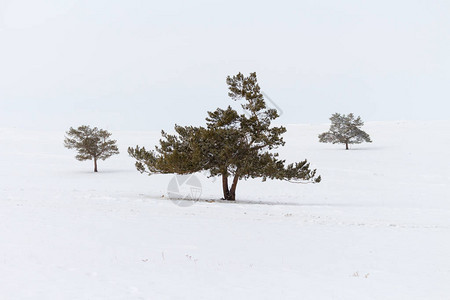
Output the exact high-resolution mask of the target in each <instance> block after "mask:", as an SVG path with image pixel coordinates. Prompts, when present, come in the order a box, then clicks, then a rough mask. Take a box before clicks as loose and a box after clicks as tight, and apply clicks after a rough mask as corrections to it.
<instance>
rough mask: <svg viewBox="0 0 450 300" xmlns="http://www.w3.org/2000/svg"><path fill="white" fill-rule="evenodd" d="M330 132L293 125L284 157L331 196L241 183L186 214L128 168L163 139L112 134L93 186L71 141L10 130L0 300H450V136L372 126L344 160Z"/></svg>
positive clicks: (0, 212)
mask: <svg viewBox="0 0 450 300" xmlns="http://www.w3.org/2000/svg"><path fill="white" fill-rule="evenodd" d="M75 125H77V124H74V126H75ZM100 127H101V126H100ZM328 127H329V126H328V125H326V124H324V125H291V126H288V132H287V133H286V135H285V140H286V142H287V143H286V146H285V147H284V148H282V149H280V151H279V152H280V154H281V156H282V157H285V158H286V159H287V160H288V161H299V160H303V159H304V158H307V159H308V160H309V161H310V162H311V164H312V166H313V167H314V168H317V170H318V174H320V175H322V178H323V181H322V182H321V183H320V184H307V185H304V184H292V183H288V182H280V181H270V182H266V183H262V182H261V181H260V180H250V181H241V182H239V185H238V189H237V197H238V199H239V200H240V201H238V202H237V203H223V202H211V201H210V200H215V199H219V198H220V197H221V183H220V180H218V179H216V180H214V179H212V178H207V177H205V176H204V175H203V174H198V175H197V177H198V178H199V179H200V181H201V183H202V195H201V199H202V200H205V201H199V202H195V203H191V202H188V203H187V204H192V205H190V206H186V205H184V204H185V202H186V201H185V202H183V203H182V204H183V205H182V206H179V205H176V203H174V202H173V201H171V200H169V199H168V197H167V186H168V183H169V182H170V180H171V179H172V178H173V176H171V175H163V176H161V175H156V176H151V177H148V176H146V175H142V174H140V173H138V172H137V171H136V170H135V168H134V161H133V159H131V158H130V157H128V155H127V153H126V148H127V147H128V146H134V145H136V144H139V145H141V146H152V145H154V144H155V142H156V141H157V140H158V138H159V133H158V132H156V133H152V132H112V133H113V138H115V139H117V140H118V145H119V147H120V150H121V154H120V155H118V156H115V157H112V158H110V159H108V160H106V161H104V162H103V161H100V162H99V173H93V172H92V170H93V164H92V162H90V161H88V162H78V161H76V160H75V159H74V155H75V152H74V151H71V150H68V149H65V148H64V147H63V139H64V130H62V131H59V132H47V131H36V132H33V131H24V130H19V129H5V128H4V129H0V243H1V247H0V299H450V163H449V154H450V151H449V149H450V122H449V121H442V122H382V123H381V122H380V123H367V124H366V126H365V127H364V128H363V129H364V130H365V131H366V132H367V133H369V134H370V135H371V137H372V140H373V141H374V142H373V143H372V144H361V145H357V146H352V147H351V150H349V151H345V150H343V149H344V146H343V145H331V144H320V143H318V139H317V135H318V134H319V133H321V132H323V131H326V130H327V129H328ZM105 129H107V128H105ZM206 200H207V201H206Z"/></svg>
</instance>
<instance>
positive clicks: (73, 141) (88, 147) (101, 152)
mask: <svg viewBox="0 0 450 300" xmlns="http://www.w3.org/2000/svg"><path fill="white" fill-rule="evenodd" d="M66 134H67V136H66V137H65V139H64V147H66V148H68V149H76V150H77V151H78V155H77V156H75V158H76V159H78V160H80V161H83V160H94V172H97V160H99V159H101V160H105V159H107V158H108V157H110V156H112V155H115V154H119V149H118V148H117V146H116V140H111V139H110V136H111V133H109V132H108V131H106V130H103V129H98V128H97V127H94V128H91V127H89V126H85V125H84V126H80V127H78V128H77V129H74V128H72V127H70V130H69V131H67V132H66Z"/></svg>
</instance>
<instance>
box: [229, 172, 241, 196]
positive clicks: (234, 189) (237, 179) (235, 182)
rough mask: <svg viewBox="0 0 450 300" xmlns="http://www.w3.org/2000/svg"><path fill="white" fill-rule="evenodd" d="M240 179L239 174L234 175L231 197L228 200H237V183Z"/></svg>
mask: <svg viewBox="0 0 450 300" xmlns="http://www.w3.org/2000/svg"><path fill="white" fill-rule="evenodd" d="M238 181H239V176H238V175H234V178H233V184H232V185H231V190H230V199H228V200H233V201H234V200H236V187H237V183H238Z"/></svg>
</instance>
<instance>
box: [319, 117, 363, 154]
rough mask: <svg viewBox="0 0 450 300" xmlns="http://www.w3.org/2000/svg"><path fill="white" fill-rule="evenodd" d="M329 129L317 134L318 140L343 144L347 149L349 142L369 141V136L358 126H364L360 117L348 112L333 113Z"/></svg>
mask: <svg viewBox="0 0 450 300" xmlns="http://www.w3.org/2000/svg"><path fill="white" fill-rule="evenodd" d="M330 121H331V126H330V130H329V131H327V132H324V133H322V134H319V142H321V143H333V144H344V145H345V149H346V150H348V145H349V144H361V143H362V142H367V143H371V142H372V140H371V139H370V136H369V135H368V134H367V133H366V132H364V131H362V130H361V129H360V127H362V126H364V122H363V121H362V120H361V117H359V116H358V117H357V118H356V119H355V116H354V115H353V114H352V113H350V114H348V115H344V114H342V115H341V114H338V113H335V114H333V115H332V116H331V118H330Z"/></svg>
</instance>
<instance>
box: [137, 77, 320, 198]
mask: <svg viewBox="0 0 450 300" xmlns="http://www.w3.org/2000/svg"><path fill="white" fill-rule="evenodd" d="M227 84H228V88H229V93H228V95H229V96H230V97H231V99H233V100H235V101H244V103H243V104H242V108H243V109H244V110H245V112H246V113H244V114H239V113H238V112H237V111H236V110H235V109H233V108H232V107H231V106H228V107H227V108H226V109H221V108H218V109H216V110H215V111H213V112H208V117H207V118H206V126H205V127H193V126H178V125H175V131H176V134H175V135H170V134H167V133H165V132H164V131H163V132H162V139H161V140H160V145H159V146H157V147H156V150H154V151H147V150H146V149H145V148H144V147H142V148H141V147H139V146H136V147H135V148H131V147H130V148H129V149H128V153H129V154H130V156H132V157H133V158H135V159H136V160H137V161H136V168H137V169H138V170H139V171H140V172H141V173H144V172H145V173H148V174H158V173H159V174H161V173H163V174H167V173H175V174H191V173H195V172H199V171H204V170H207V171H209V173H210V175H211V176H221V177H222V189H223V198H224V199H226V200H235V199H236V187H237V184H238V181H239V180H240V179H247V178H257V177H261V178H262V180H263V181H265V180H266V179H268V178H269V179H280V180H288V181H302V182H303V181H309V182H320V176H318V177H316V170H311V169H310V167H309V163H308V162H307V161H306V160H304V161H301V162H297V163H293V164H288V165H285V161H284V160H280V159H279V158H278V154H277V153H276V152H274V151H273V150H274V149H276V148H277V147H279V146H283V145H284V144H285V142H284V141H283V138H282V137H281V135H282V134H283V133H285V132H286V128H285V127H282V126H280V127H271V126H270V124H271V121H272V120H275V119H276V118H278V112H277V111H276V110H275V109H269V108H267V106H266V103H265V101H264V97H263V95H262V93H261V90H260V87H259V85H258V83H257V78H256V73H251V74H250V76H248V77H245V76H244V75H242V74H241V73H239V74H237V75H235V76H233V77H230V76H228V77H227ZM229 178H231V185H230V184H229V182H228V180H229Z"/></svg>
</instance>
